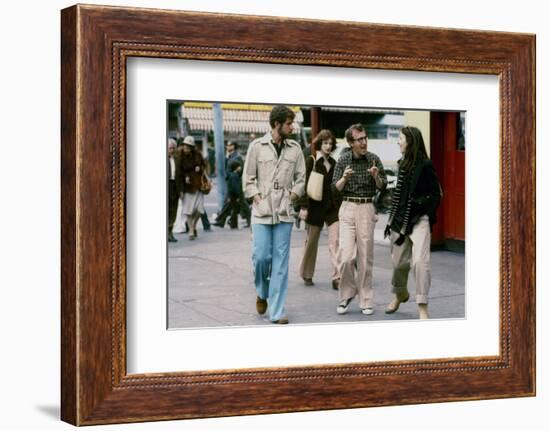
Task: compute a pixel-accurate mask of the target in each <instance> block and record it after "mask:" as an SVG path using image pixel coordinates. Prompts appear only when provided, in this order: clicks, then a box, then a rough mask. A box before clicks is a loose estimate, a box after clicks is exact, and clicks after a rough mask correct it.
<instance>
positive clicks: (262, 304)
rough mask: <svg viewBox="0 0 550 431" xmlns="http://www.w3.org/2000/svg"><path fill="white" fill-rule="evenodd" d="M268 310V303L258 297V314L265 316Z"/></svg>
mask: <svg viewBox="0 0 550 431" xmlns="http://www.w3.org/2000/svg"><path fill="white" fill-rule="evenodd" d="M266 310H267V301H266V300H265V299H262V298H260V297H259V296H257V297H256V311H257V312H258V314H260V315H262V314H265V312H266Z"/></svg>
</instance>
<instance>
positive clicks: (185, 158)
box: [176, 136, 210, 240]
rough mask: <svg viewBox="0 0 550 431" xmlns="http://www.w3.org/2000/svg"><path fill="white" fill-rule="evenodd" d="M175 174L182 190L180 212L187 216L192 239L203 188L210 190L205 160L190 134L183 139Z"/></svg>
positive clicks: (200, 213) (195, 230)
mask: <svg viewBox="0 0 550 431" xmlns="http://www.w3.org/2000/svg"><path fill="white" fill-rule="evenodd" d="M176 175H177V177H176V181H177V182H178V185H179V187H180V189H181V190H182V192H181V193H182V197H183V208H182V213H183V214H185V215H186V216H187V224H188V226H189V239H190V240H194V239H195V238H197V221H198V219H199V218H200V217H201V215H202V214H203V213H204V196H203V190H204V191H205V192H208V191H210V186H209V181H208V178H207V177H206V162H205V160H204V159H203V157H202V155H201V154H200V152H198V151H197V149H196V146H195V142H194V140H193V139H192V137H191V136H187V137H186V138H185V139H184V141H183V150H182V153H181V157H180V158H179V169H176Z"/></svg>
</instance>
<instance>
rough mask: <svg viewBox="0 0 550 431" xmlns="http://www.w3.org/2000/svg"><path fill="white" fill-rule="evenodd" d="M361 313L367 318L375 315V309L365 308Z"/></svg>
mask: <svg viewBox="0 0 550 431" xmlns="http://www.w3.org/2000/svg"><path fill="white" fill-rule="evenodd" d="M361 313H363V314H365V315H367V316H370V315H371V314H374V308H372V307H367V308H363V309H361Z"/></svg>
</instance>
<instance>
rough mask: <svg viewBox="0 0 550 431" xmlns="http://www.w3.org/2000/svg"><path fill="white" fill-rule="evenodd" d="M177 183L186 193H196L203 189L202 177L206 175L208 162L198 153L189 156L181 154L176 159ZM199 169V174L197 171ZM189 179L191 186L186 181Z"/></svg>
mask: <svg viewBox="0 0 550 431" xmlns="http://www.w3.org/2000/svg"><path fill="white" fill-rule="evenodd" d="M176 165H177V166H178V165H179V169H178V168H176V183H177V184H178V187H179V188H180V190H181V191H183V192H184V193H195V192H198V191H199V190H200V188H201V182H202V177H203V175H204V174H205V169H206V162H205V161H204V159H203V158H202V156H201V154H200V153H199V152H198V151H195V152H193V153H191V154H189V155H185V154H181V155H180V156H179V157H178V158H177V159H176ZM196 167H198V168H199V169H198V172H197V171H196ZM186 177H189V179H190V184H188V183H187V181H185V178H186Z"/></svg>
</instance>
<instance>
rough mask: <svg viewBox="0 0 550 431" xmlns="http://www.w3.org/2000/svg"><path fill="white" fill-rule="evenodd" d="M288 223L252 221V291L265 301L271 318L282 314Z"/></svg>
mask: <svg viewBox="0 0 550 431" xmlns="http://www.w3.org/2000/svg"><path fill="white" fill-rule="evenodd" d="M291 233H292V223H278V224H273V225H271V224H253V225H252V234H253V238H254V244H253V252H252V263H253V265H254V284H255V286H256V294H257V295H258V296H259V297H260V298H262V299H267V300H268V301H267V302H268V305H269V307H268V313H269V319H270V320H271V321H276V320H279V319H281V318H282V317H284V315H285V299H286V293H287V290H288V257H289V254H290V234H291Z"/></svg>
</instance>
